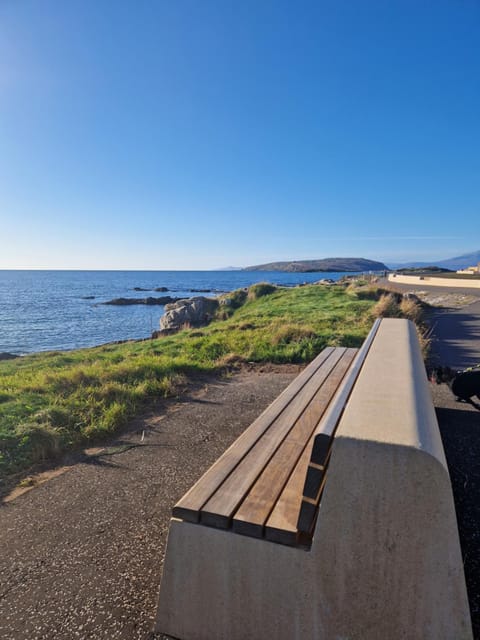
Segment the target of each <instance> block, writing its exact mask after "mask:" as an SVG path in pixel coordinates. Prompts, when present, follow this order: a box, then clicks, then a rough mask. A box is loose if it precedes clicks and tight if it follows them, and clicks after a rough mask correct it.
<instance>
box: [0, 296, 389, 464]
mask: <svg viewBox="0 0 480 640" xmlns="http://www.w3.org/2000/svg"><path fill="white" fill-rule="evenodd" d="M230 297H231V299H232V303H231V304H230V305H222V306H221V307H220V311H219V317H223V318H226V319H223V320H217V321H215V322H213V323H211V324H210V325H209V326H208V327H203V328H201V329H189V330H185V331H182V332H180V333H178V334H176V335H170V336H166V337H162V338H158V339H155V340H147V341H140V342H129V343H125V344H120V345H105V346H101V347H96V348H93V349H81V350H77V351H70V352H65V353H61V352H50V353H43V354H35V355H31V356H25V357H22V358H19V359H17V360H9V361H5V362H0V476H2V475H3V476H5V475H7V474H10V473H13V472H16V471H19V470H22V469H25V468H28V466H30V465H32V464H33V463H36V462H39V461H42V460H45V459H50V458H54V457H55V456H57V455H59V454H60V453H62V452H63V451H66V450H68V449H71V448H72V447H77V446H80V445H85V444H88V443H91V442H95V441H99V440H101V439H102V438H105V437H106V436H109V435H110V434H112V433H114V432H115V431H117V430H118V429H120V428H121V427H122V426H124V425H125V424H126V423H127V422H128V420H129V419H131V418H132V417H133V416H135V415H136V414H138V413H139V412H141V411H142V410H144V409H145V407H146V406H147V405H148V403H149V402H153V401H154V400H155V399H157V398H159V397H160V398H164V397H168V396H172V395H175V394H176V393H178V390H179V388H180V387H181V386H182V385H184V384H185V383H186V382H187V381H188V380H189V379H191V378H192V377H194V376H195V374H196V373H199V372H202V373H205V372H213V371H220V370H222V369H224V368H225V367H226V366H228V365H229V364H231V363H232V362H235V361H253V362H275V363H287V362H308V361H310V360H311V359H312V358H313V357H314V356H315V355H316V354H317V353H319V352H320V351H321V350H322V349H323V348H324V347H325V346H327V345H344V346H359V345H360V344H361V342H362V340H363V339H364V337H365V335H366V334H367V333H368V330H369V328H370V326H371V323H372V318H371V315H370V310H371V308H372V306H373V305H374V303H375V297H378V296H375V295H371V296H367V297H366V296H361V295H357V293H356V292H355V290H351V289H349V290H348V291H347V290H346V289H345V288H344V287H341V286H332V287H322V286H315V285H311V286H305V287H297V288H293V289H284V288H273V290H272V289H270V288H268V287H266V286H265V285H255V286H254V287H252V288H251V289H250V290H249V291H248V292H234V293H233V294H231V296H230Z"/></svg>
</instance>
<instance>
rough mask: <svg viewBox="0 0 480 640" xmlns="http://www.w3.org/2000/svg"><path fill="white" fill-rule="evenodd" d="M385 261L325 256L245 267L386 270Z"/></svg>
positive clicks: (265, 269) (353, 270) (251, 269)
mask: <svg viewBox="0 0 480 640" xmlns="http://www.w3.org/2000/svg"><path fill="white" fill-rule="evenodd" d="M385 270H387V267H386V266H385V265H384V264H383V262H377V261H375V260H366V259H365V258H323V259H321V260H292V261H291V262H288V261H287V262H268V263H267V264H257V265H254V266H252V267H245V269H244V271H289V272H296V273H308V272H315V271H323V272H332V271H351V272H358V271H385Z"/></svg>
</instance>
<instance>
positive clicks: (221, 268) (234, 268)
mask: <svg viewBox="0 0 480 640" xmlns="http://www.w3.org/2000/svg"><path fill="white" fill-rule="evenodd" d="M242 270H243V267H220V268H219V269H212V271H242Z"/></svg>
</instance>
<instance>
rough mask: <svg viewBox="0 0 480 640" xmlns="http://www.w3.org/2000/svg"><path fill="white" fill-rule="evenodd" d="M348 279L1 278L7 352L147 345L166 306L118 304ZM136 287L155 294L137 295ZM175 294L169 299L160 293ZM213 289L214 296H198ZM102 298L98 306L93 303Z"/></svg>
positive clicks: (1, 325)
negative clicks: (137, 341)
mask: <svg viewBox="0 0 480 640" xmlns="http://www.w3.org/2000/svg"><path fill="white" fill-rule="evenodd" d="M342 275H344V274H343V273H328V274H321V273H279V272H278V271H272V272H265V271H262V272H259V271H0V352H1V351H8V352H11V353H18V354H24V353H30V352H33V351H47V350H64V349H76V348H79V347H91V346H95V345H98V344H103V343H105V342H112V341H115V340H126V339H130V338H147V337H149V336H150V335H151V333H152V331H154V330H155V329H158V323H159V319H160V316H161V315H162V314H163V307H162V306H147V305H133V306H125V307H122V306H109V305H106V306H105V305H103V304H102V302H106V301H108V300H111V299H113V298H120V297H124V298H134V297H137V298H145V297H147V296H152V297H157V296H158V297H159V296H164V295H171V296H172V297H186V298H190V297H192V296H194V295H215V292H222V291H232V290H233V289H237V288H239V287H246V286H249V285H251V284H254V283H255V282H263V281H267V282H272V283H275V284H284V285H292V286H293V285H296V284H299V283H302V282H315V281H317V280H319V279H320V278H323V277H328V278H332V279H335V280H336V279H338V278H340V277H341V276H342ZM134 287H142V288H144V289H151V290H152V291H146V292H137V291H134ZM157 287H167V288H168V292H165V293H158V292H154V291H153V289H155V288H157ZM192 289H210V290H213V293H210V294H199V293H193V292H192ZM89 296H94V298H93V299H85V298H87V297H89Z"/></svg>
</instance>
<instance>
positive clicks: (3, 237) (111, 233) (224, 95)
mask: <svg viewBox="0 0 480 640" xmlns="http://www.w3.org/2000/svg"><path fill="white" fill-rule="evenodd" d="M478 249H480V2H479V1H478V0H449V1H445V0H429V1H426V0H411V1H410V0H388V1H387V0H376V1H369V0H363V1H359V0H350V1H346V0H329V1H323V0H314V1H312V2H306V1H301V0H300V1H293V0H292V1H290V2H285V1H283V0H271V1H269V0H236V1H233V0H217V1H212V0H168V1H167V0H148V1H146V0H129V1H124V0H110V1H109V0H101V1H99V0H68V1H65V0H42V1H41V2H40V1H39V0H21V1H20V0H0V268H84V269H87V268H90V269H110V268H111V269H175V268H177V269H189V268H192V269H195V268H198V269H202V268H206V269H208V268H215V267H223V266H227V265H237V266H244V265H248V264H256V263H259V262H267V261H271V260H282V259H301V258H317V257H318V258H322V257H332V256H358V257H367V258H373V259H380V260H384V261H387V262H388V261H390V262H392V261H395V262H396V261H403V260H411V259H418V260H427V261H428V259H430V258H432V259H434V258H442V257H445V258H446V257H452V256H455V255H459V254H461V253H466V252H469V251H474V250H478Z"/></svg>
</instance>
